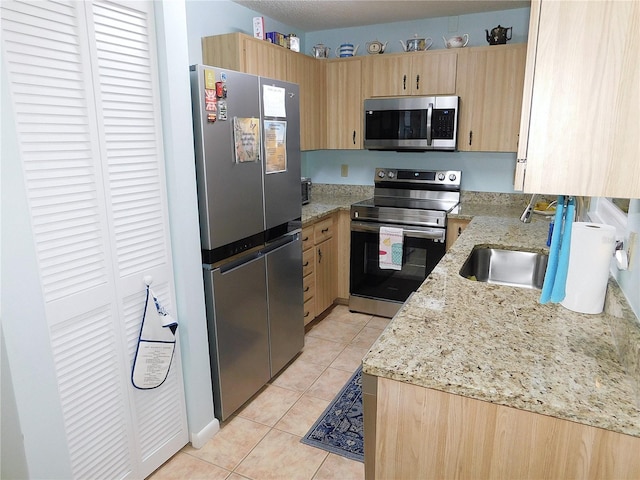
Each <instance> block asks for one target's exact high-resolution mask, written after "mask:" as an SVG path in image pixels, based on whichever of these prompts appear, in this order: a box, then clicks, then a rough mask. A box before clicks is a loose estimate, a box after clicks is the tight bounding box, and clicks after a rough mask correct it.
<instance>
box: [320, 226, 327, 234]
mask: <svg viewBox="0 0 640 480" xmlns="http://www.w3.org/2000/svg"><path fill="white" fill-rule="evenodd" d="M328 231H329V227H327V228H323V229H322V232H320V233H327V232H328Z"/></svg>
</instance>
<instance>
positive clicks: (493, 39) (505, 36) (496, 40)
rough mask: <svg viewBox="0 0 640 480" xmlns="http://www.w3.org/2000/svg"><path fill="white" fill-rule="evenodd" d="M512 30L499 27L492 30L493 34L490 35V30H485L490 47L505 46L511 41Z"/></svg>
mask: <svg viewBox="0 0 640 480" xmlns="http://www.w3.org/2000/svg"><path fill="white" fill-rule="evenodd" d="M511 28H512V27H502V26H500V25H498V26H497V27H494V28H492V29H491V33H489V30H485V32H487V42H489V45H504V44H505V43H507V40H511Z"/></svg>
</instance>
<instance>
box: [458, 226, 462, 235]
mask: <svg viewBox="0 0 640 480" xmlns="http://www.w3.org/2000/svg"><path fill="white" fill-rule="evenodd" d="M460 235H462V227H458V236H460Z"/></svg>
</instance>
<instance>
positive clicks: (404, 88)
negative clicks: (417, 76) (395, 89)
mask: <svg viewBox="0 0 640 480" xmlns="http://www.w3.org/2000/svg"><path fill="white" fill-rule="evenodd" d="M402 89H403V90H406V89H407V75H406V74H405V76H404V77H402Z"/></svg>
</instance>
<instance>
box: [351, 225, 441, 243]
mask: <svg viewBox="0 0 640 480" xmlns="http://www.w3.org/2000/svg"><path fill="white" fill-rule="evenodd" d="M380 227H394V228H402V233H403V236H404V237H409V238H426V239H428V240H438V241H440V242H444V240H445V238H446V231H445V229H444V228H421V229H416V228H415V227H409V228H404V227H402V226H401V225H387V224H382V223H366V222H354V221H351V231H352V232H367V233H369V232H372V233H380Z"/></svg>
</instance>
